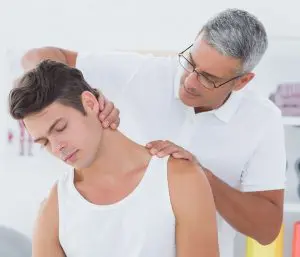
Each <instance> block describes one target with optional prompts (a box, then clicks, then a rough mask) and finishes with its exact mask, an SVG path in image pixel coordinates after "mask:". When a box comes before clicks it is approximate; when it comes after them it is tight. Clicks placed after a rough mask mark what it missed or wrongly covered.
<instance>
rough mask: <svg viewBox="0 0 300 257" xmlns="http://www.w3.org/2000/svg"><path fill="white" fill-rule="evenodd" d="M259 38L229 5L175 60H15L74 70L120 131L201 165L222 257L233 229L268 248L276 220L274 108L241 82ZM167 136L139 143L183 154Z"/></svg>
mask: <svg viewBox="0 0 300 257" xmlns="http://www.w3.org/2000/svg"><path fill="white" fill-rule="evenodd" d="M267 44H268V41H267V35H266V32H265V29H264V27H263V25H262V24H261V23H260V22H259V21H258V20H257V19H256V18H255V17H254V16H253V15H251V14H249V13H248V12H246V11H242V10H236V9H234V10H225V11H223V12H221V13H219V14H218V15H216V16H215V17H213V18H212V19H211V20H209V21H208V22H207V23H206V24H205V25H204V26H203V28H202V29H201V31H200V32H199V34H198V36H197V38H196V40H195V41H194V42H193V44H192V45H191V46H189V47H188V48H186V49H185V50H184V51H182V52H181V53H179V54H178V57H179V62H178V60H176V59H175V58H172V57H168V58H167V57H153V56H144V55H143V56H142V55H138V54H132V53H102V54H84V53H77V52H72V51H68V50H64V49H58V48H51V47H48V48H40V49H33V50H30V51H29V52H28V53H27V54H26V55H25V56H24V57H23V59H22V63H23V67H24V69H30V68H32V67H34V66H35V65H36V64H37V63H38V62H40V60H42V59H45V58H51V59H55V60H59V61H62V62H65V63H67V64H69V65H71V66H76V67H77V68H79V69H80V70H82V71H83V73H84V75H85V77H86V78H87V80H88V81H89V83H90V84H92V85H99V88H101V89H102V90H103V93H104V95H106V96H107V97H108V98H109V99H110V100H112V101H113V102H114V103H115V105H116V106H118V108H120V109H121V110H122V113H121V118H122V122H121V126H120V129H121V130H123V131H125V132H126V134H127V135H128V136H130V137H131V138H134V139H135V140H137V141H140V142H143V143H145V144H146V143H147V142H149V141H153V140H157V139H164V140H170V141H171V142H174V143H175V144H177V145H180V146H181V147H184V148H185V149H187V150H188V151H189V152H191V153H193V155H194V156H195V157H196V158H197V160H198V161H199V162H200V163H201V165H202V166H204V167H205V168H206V170H207V172H206V173H207V177H208V178H209V181H210V185H211V187H212V190H213V194H214V198H215V203H216V207H217V209H218V213H219V214H220V216H219V221H218V230H219V243H220V253H221V256H222V257H231V256H233V242H234V236H235V231H239V232H241V233H243V234H245V235H247V236H250V237H252V238H254V239H256V240H257V241H259V242H260V243H261V244H269V243H271V242H272V241H273V240H274V239H275V238H276V236H277V234H278V233H279V230H280V227H281V223H282V216H283V199H284V183H285V146H284V132H283V125H282V122H281V114H280V111H279V110H278V109H277V108H276V107H275V106H274V105H273V104H272V103H271V102H270V101H269V100H268V99H265V98H263V97H261V96H259V95H257V94H255V93H254V92H252V91H251V90H249V89H247V88H245V86H246V85H247V84H248V82H249V81H251V80H252V79H253V78H254V75H255V74H254V73H253V69H254V67H255V66H256V65H257V64H258V63H259V61H260V59H261V58H262V56H263V55H264V53H265V51H266V49H267ZM110 106H111V105H110ZM111 110H112V108H106V110H105V111H104V113H105V114H107V113H109V112H110V111H111ZM125 110H126V111H125ZM111 113H112V114H114V115H110V116H109V120H110V121H116V122H117V123H118V118H116V116H117V115H115V114H116V113H117V111H116V108H115V109H113V111H112V112H111ZM102 114H103V113H102ZM101 119H102V117H101ZM171 142H169V141H155V142H152V143H151V144H150V145H148V147H149V149H150V150H151V152H152V153H153V154H156V155H158V156H165V155H168V154H172V155H173V156H174V157H175V158H190V156H191V155H189V153H188V152H187V151H185V150H184V149H183V148H181V147H178V146H176V145H175V144H173V143H171Z"/></svg>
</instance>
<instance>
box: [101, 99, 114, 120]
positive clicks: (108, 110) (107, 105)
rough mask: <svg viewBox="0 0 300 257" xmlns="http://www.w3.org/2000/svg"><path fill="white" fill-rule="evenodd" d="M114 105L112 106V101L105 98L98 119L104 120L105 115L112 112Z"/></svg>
mask: <svg viewBox="0 0 300 257" xmlns="http://www.w3.org/2000/svg"><path fill="white" fill-rule="evenodd" d="M114 107H115V106H114V104H113V102H110V101H108V100H106V101H105V105H104V109H103V111H102V112H101V113H100V120H101V121H104V120H105V119H106V118H107V116H108V115H109V114H110V113H111V112H112V110H113V109H114Z"/></svg>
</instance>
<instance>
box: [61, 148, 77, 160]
mask: <svg viewBox="0 0 300 257" xmlns="http://www.w3.org/2000/svg"><path fill="white" fill-rule="evenodd" d="M77 152H78V150H75V151H73V152H72V153H70V154H68V155H67V156H66V157H64V159H63V160H64V162H67V161H68V160H70V159H71V158H72V157H73V156H74V155H75V154H76V153H77Z"/></svg>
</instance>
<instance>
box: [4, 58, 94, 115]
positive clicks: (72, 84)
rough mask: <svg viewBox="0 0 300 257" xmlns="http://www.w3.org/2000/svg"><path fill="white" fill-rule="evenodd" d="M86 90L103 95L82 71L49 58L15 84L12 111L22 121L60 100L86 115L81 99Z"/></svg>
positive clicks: (11, 94) (11, 95)
mask: <svg viewBox="0 0 300 257" xmlns="http://www.w3.org/2000/svg"><path fill="white" fill-rule="evenodd" d="M84 91H90V92H92V93H93V94H94V95H95V97H97V98H98V97H99V91H98V90H96V89H93V88H92V87H90V85H89V84H88V83H87V82H86V81H85V79H84V77H83V74H82V73H81V71H79V70H78V69H76V68H71V67H69V66H67V65H65V64H63V63H59V62H55V61H51V60H45V61H42V62H41V63H40V64H39V65H38V66H37V67H36V68H35V69H33V70H31V71H29V72H27V73H25V74H24V75H23V76H22V77H21V78H20V79H19V80H18V81H17V82H16V83H15V87H14V88H13V89H12V90H11V91H10V94H9V112H10V114H11V116H12V117H13V118H14V119H17V120H20V119H24V118H25V117H26V116H28V115H30V114H33V113H37V112H40V111H41V110H43V109H44V108H46V107H47V106H49V105H50V104H52V103H54V102H59V103H61V104H63V105H66V106H70V107H73V108H75V109H77V110H78V111H80V112H82V113H83V114H84V115H85V110H84V108H83V105H82V102H81V94H82V93H83V92H84Z"/></svg>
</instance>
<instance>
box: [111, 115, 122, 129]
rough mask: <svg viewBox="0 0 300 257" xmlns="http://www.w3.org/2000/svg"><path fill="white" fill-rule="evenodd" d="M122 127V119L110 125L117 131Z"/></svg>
mask: <svg viewBox="0 0 300 257" xmlns="http://www.w3.org/2000/svg"><path fill="white" fill-rule="evenodd" d="M119 125H120V118H118V119H117V120H116V121H115V122H114V123H112V124H111V125H110V127H111V128H112V129H117V128H118V127H119Z"/></svg>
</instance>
